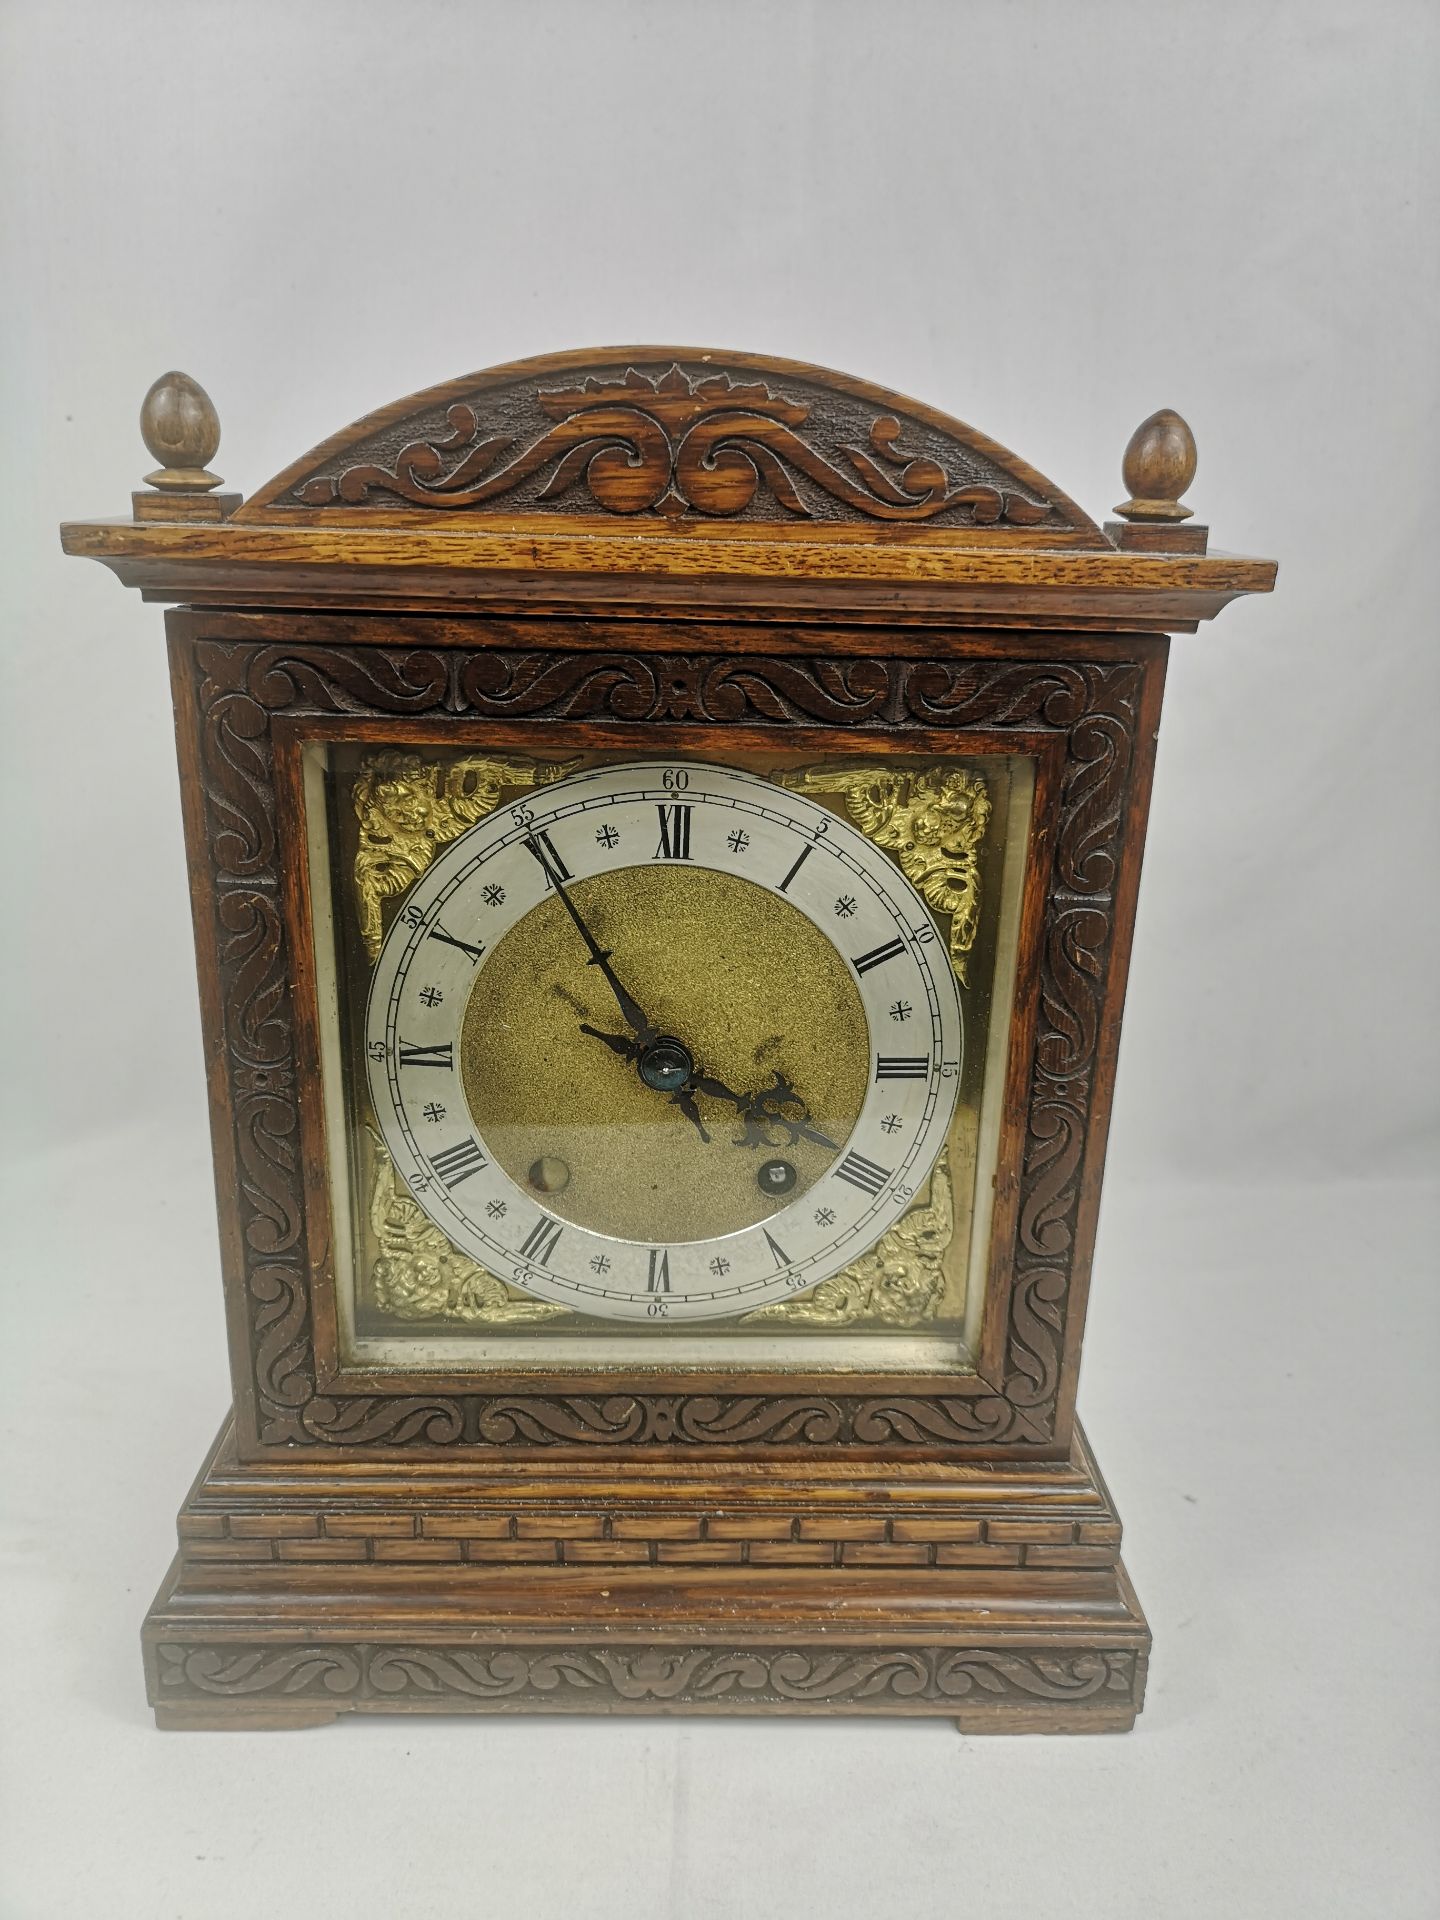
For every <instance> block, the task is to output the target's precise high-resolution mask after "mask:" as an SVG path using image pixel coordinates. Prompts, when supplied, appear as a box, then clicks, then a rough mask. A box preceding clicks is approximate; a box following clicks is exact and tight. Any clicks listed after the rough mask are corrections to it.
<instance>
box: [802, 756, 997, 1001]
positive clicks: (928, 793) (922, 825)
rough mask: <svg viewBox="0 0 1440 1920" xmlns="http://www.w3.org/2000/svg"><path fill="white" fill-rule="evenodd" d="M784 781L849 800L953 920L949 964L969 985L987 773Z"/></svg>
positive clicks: (833, 771)
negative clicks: (969, 965)
mask: <svg viewBox="0 0 1440 1920" xmlns="http://www.w3.org/2000/svg"><path fill="white" fill-rule="evenodd" d="M778 778H779V781H780V784H781V785H782V786H784V787H789V788H790V789H791V790H792V791H793V792H795V793H805V794H810V795H812V796H813V795H819V794H826V793H835V794H841V795H843V796H844V800H845V804H846V808H847V810H848V812H849V816H850V818H851V819H852V820H853V821H854V823H855V825H856V826H857V827H859V829H860V831H861V832H862V833H863V834H864V835H865V836H866V838H867V839H869V840H873V841H874V842H875V844H876V846H877V847H884V848H886V850H887V851H888V852H890V853H892V854H893V855H894V856H895V859H896V862H897V863H898V865H899V867H900V869H901V871H902V872H903V873H904V875H905V877H906V879H907V880H909V882H910V883H911V885H912V886H913V887H915V888H916V889H917V890H918V891H919V893H920V895H921V897H922V898H923V899H924V900H925V902H926V904H927V905H928V906H930V907H932V908H933V909H934V910H935V912H936V913H939V914H943V915H945V916H946V918H947V919H948V921H949V941H948V944H949V951H950V964H951V965H952V966H953V967H954V969H955V975H956V978H957V979H958V980H959V981H960V982H961V984H962V985H964V984H966V983H967V980H968V955H969V953H970V950H971V948H972V947H973V946H974V944H975V935H976V932H977V930H978V928H979V925H980V907H981V900H980V848H981V846H982V844H983V843H984V839H985V831H986V828H987V827H988V826H989V824H990V815H991V812H992V803H991V799H990V790H989V787H988V785H987V782H986V779H985V776H984V774H983V773H981V772H980V771H979V770H978V769H976V768H973V767H960V768H949V769H947V768H943V767H928V768H924V769H920V770H916V771H909V770H907V771H905V772H903V773H901V772H896V771H893V770H891V769H889V768H886V767H877V766H875V765H874V763H873V762H872V763H868V764H867V763H861V764H859V765H850V766H819V767H801V768H797V769H795V770H793V771H790V772H784V773H781V774H780V775H779V776H778Z"/></svg>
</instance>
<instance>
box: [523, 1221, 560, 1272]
mask: <svg viewBox="0 0 1440 1920" xmlns="http://www.w3.org/2000/svg"><path fill="white" fill-rule="evenodd" d="M564 1231H565V1229H564V1227H562V1226H561V1224H560V1222H559V1221H558V1220H552V1219H551V1218H550V1216H549V1214H548V1213H542V1214H541V1216H540V1218H539V1219H538V1220H537V1221H536V1222H535V1224H534V1226H533V1227H532V1228H531V1229H530V1231H529V1233H528V1234H527V1235H526V1236H525V1238H524V1239H523V1240H522V1241H521V1243H520V1251H521V1253H523V1254H524V1256H525V1258H526V1259H527V1260H533V1261H534V1262H535V1263H536V1265H537V1266H541V1267H545V1266H548V1265H549V1264H550V1256H551V1254H552V1253H554V1251H555V1248H556V1246H557V1245H558V1244H559V1240H560V1236H561V1234H562V1233H563V1232H564Z"/></svg>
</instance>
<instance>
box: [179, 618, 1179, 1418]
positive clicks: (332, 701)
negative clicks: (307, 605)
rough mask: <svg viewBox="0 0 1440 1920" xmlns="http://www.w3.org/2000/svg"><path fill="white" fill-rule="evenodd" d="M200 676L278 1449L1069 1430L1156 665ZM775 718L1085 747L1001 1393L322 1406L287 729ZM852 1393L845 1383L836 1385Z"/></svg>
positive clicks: (728, 664)
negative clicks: (1094, 1130)
mask: <svg viewBox="0 0 1440 1920" xmlns="http://www.w3.org/2000/svg"><path fill="white" fill-rule="evenodd" d="M187 657H188V658H189V659H190V661H191V662H192V670H193V675H194V692H195V703H196V719H197V724H198V730H199V740H200V754H201V762H202V770H203V783H204V805H205V811H206V825H207V832H208V837H209V842H210V854H211V860H212V863H213V870H214V871H213V880H214V888H215V899H214V915H215V921H214V926H213V929H212V937H213V938H214V940H215V942H216V946H217V951H218V956H219V966H220V975H221V986H222V1002H223V1015H222V1017H223V1021H224V1032H223V1035H222V1036H221V1042H222V1052H223V1057H224V1063H225V1071H226V1076H227V1081H228V1089H229V1105H230V1116H231V1119H230V1124H231V1128H232V1134H233V1147H234V1154H235V1161H236V1171H237V1181H238V1189H239V1233H240V1240H241V1250H242V1255H243V1261H244V1274H243V1284H244V1287H245V1289H246V1292H247V1294H248V1299H249V1316H250V1326H251V1341H252V1354H253V1364H254V1370H255V1385H256V1391H257V1397H258V1402H259V1408H260V1432H261V1437H262V1438H263V1439H264V1440H266V1441H267V1442H273V1443H290V1444H295V1445H305V1444H310V1443H314V1442H325V1443H328V1444H331V1445H337V1446H342V1447H343V1446H348V1445H357V1444H361V1443H370V1444H383V1445H385V1446H389V1447H396V1448H406V1447H422V1448H423V1447H446V1446H454V1445H457V1444H468V1445H488V1446H512V1445H513V1446H539V1447H545V1446H556V1445H560V1446H579V1447H589V1446H600V1447H611V1446H615V1445H667V1446H687V1445H696V1446H748V1445H754V1446H769V1445H785V1446H806V1445H820V1444H828V1443H831V1442H835V1441H840V1440H854V1441H856V1442H859V1443H861V1444H864V1445H865V1446H867V1447H872V1448H907V1447H915V1446H936V1445H940V1446H950V1445H975V1444H986V1445H992V1444H1002V1443H1004V1444H1012V1445H1025V1444H1027V1443H1032V1442H1036V1441H1039V1442H1043V1441H1045V1440H1046V1439H1047V1438H1048V1437H1049V1434H1050V1433H1051V1431H1052V1429H1053V1421H1054V1405H1055V1397H1056V1392H1057V1388H1058V1384H1059V1375H1060V1364H1061V1354H1062V1350H1063V1344H1064V1333H1065V1321H1066V1313H1067V1302H1068V1297H1069V1289H1070V1268H1071V1261H1072V1258H1073V1255H1074V1249H1075V1236H1076V1216H1077V1209H1078V1205H1079V1193H1080V1177H1081V1172H1082V1166H1083V1160H1084V1155H1085V1151H1086V1133H1087V1124H1088V1120H1089V1115H1090V1107H1091V1100H1092V1097H1093V1082H1094V1074H1095V1067H1096V1055H1097V1048H1098V1045H1099V1036H1100V1014H1101V1006H1102V1002H1103V996H1104V990H1105V983H1106V976H1107V971H1108V966H1109V953H1110V943H1111V937H1112V923H1113V899H1112V896H1111V889H1112V888H1113V886H1114V883H1115V877H1116V874H1117V871H1118V863H1119V854H1120V836H1121V826H1122V821H1123V817H1124V811H1125V806H1126V801H1127V796H1128V792H1129V779H1130V765H1131V755H1132V752H1133V743H1134V736H1135V728H1136V720H1137V707H1138V701H1139V695H1140V685H1141V669H1140V667H1139V666H1138V665H1137V664H1135V663H1133V662H1119V663H1112V664H1095V663H1075V662H1048V661H1044V660H1034V661H1030V660H1026V661H1013V660H1007V661H994V660H984V659H967V660H959V661H950V660H943V661H942V660H929V661H927V660H922V661H905V660H897V661H884V660H876V659H870V660H864V661H856V660H844V659H824V658H811V657H808V656H807V657H804V658H793V657H792V658H770V657H764V656H755V655H750V656H744V657H742V658H737V659H733V660H732V659H724V658H718V657H712V656H701V657H690V656H683V655H676V656H673V657H670V658H667V657H665V656H653V655H651V656H644V657H641V656H637V655H632V654H623V653H616V652H612V653H605V652H596V653H587V654H585V655H555V654H548V653H544V652H539V651H525V650H521V649H497V650H494V651H491V650H483V651H473V652H466V651H464V650H461V649H454V650H447V651H440V650H436V651H433V652H432V651H426V650H423V649H397V650H393V651H392V650H390V649H386V648H378V647H370V646H363V647H338V646H336V647H319V646H317V647H307V648H305V649H304V650H303V651H300V650H295V649H286V648H283V647H278V646H274V645H268V644H254V643H233V644H222V643H219V642H213V641H206V640H200V641H198V642H196V643H195V644H194V646H193V648H191V649H188V650H187ZM441 711H443V712H446V713H450V714H463V713H466V712H470V713H476V714H483V715H491V714H493V715H503V716H506V717H510V718H514V717H517V716H521V715H533V716H536V717H545V718H555V719H558V718H562V717H567V718H568V717H575V716H577V715H597V716H603V717H605V718H607V719H609V720H612V721H626V722H637V723H639V722H643V721H644V720H646V719H647V718H652V717H662V716H663V717H682V718H685V719H689V720H694V721H697V722H701V723H704V724H709V725H724V724H727V723H729V722H731V721H733V720H735V719H737V718H741V717H746V718H750V719H756V718H762V719H764V720H766V721H768V722H770V723H771V724H773V725H775V726H776V727H777V728H781V729H783V728H784V727H785V726H787V725H791V724H797V723H803V722H806V721H809V722H814V721H816V720H821V721H823V722H824V723H825V724H827V725H848V726H854V725H858V724H864V723H867V722H869V723H872V724H873V723H876V722H883V723H884V724H887V725H889V726H892V727H897V728H902V729H903V728H904V727H905V726H906V725H907V724H909V725H920V726H924V727H927V728H937V727H944V728H949V727H974V728H980V727H983V728H990V729H994V728H1002V729H1003V728H1006V727H1026V728H1032V729H1033V728H1036V727H1041V728H1048V729H1055V730H1059V731H1063V733H1064V734H1065V741H1066V758H1065V761H1064V765H1063V769H1062V775H1061V802H1060V821H1059V831H1058V835H1057V839H1056V846H1055V854H1054V867H1053V872H1052V874H1051V877H1050V887H1049V897H1048V901H1047V906H1046V914H1045V925H1044V932H1043V950H1042V956H1041V986H1040V1013H1039V1020H1038V1025H1037V1031H1036V1042H1035V1052H1034V1056H1033V1063H1032V1075H1031V1093H1030V1103H1029V1113H1028V1119H1027V1141H1026V1153H1025V1161H1024V1166H1023V1168H1022V1172H1021V1179H1020V1196H1019V1217H1018V1230H1017V1236H1016V1241H1015V1245H1014V1248H1013V1253H1012V1269H1013V1279H1012V1286H1011V1294H1010V1309H1009V1325H1008V1330H1007V1334H1006V1349H1005V1362H1004V1371H1003V1375H1002V1377H1001V1378H1000V1379H999V1380H998V1381H996V1382H995V1383H993V1390H992V1391H982V1392H979V1393H973V1394H952V1395H946V1396H943V1397H941V1396H922V1395H918V1394H917V1395H909V1394H901V1395H898V1396H885V1397H882V1398H876V1397H865V1396H860V1395H851V1394H846V1393H844V1392H841V1391H837V1392H835V1393H834V1394H825V1395H821V1396H810V1395H797V1394H792V1395H780V1396H761V1395H735V1396H724V1395H719V1394H714V1395H712V1394H688V1395H686V1394H680V1395H675V1394H644V1393H637V1394H619V1395H614V1396H610V1397H601V1398H589V1397H584V1396H572V1395H563V1394H550V1395H499V1394H485V1393H481V1392H475V1393H466V1394H463V1395H459V1394H457V1395H414V1394H398V1395H387V1394H378V1393H367V1394H359V1395H355V1396H353V1397H340V1396H332V1395H328V1394H322V1393H320V1392H319V1391H318V1388H317V1384H316V1380H315V1373H314V1359H313V1352H312V1336H311V1323H310V1306H309V1294H308V1268H307V1258H306V1248H305V1239H304V1234H305V1200H304V1190H303V1183H302V1180H301V1175H300V1169H299V1165H298V1154H297V1138H298V1113H297V1108H296V1092H295V1085H294V1069H295V1063H294V1041H293V1034H292V1022H291V1011H290V1004H289V980H290V963H289V958H288V955H287V952H286V943H285V936H284V929H283V925H282V922H281V918H280V913H279V906H278V898H279V873H278V864H277V845H276V819H275V794H274V773H273V762H272V751H271V742H270V731H269V727H270V716H271V715H273V714H276V713H279V712H287V713H290V714H298V715H303V714H306V713H311V714H332V713H341V714H381V715H384V714H414V713H426V712H441ZM838 1385H839V1382H837V1387H838Z"/></svg>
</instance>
